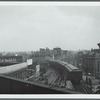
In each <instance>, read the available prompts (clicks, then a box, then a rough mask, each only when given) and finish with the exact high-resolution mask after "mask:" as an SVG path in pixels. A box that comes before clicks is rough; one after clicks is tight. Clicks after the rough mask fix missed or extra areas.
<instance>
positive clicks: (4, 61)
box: [0, 56, 23, 66]
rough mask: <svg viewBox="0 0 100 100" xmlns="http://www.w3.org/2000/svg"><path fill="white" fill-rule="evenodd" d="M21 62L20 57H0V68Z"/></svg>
mask: <svg viewBox="0 0 100 100" xmlns="http://www.w3.org/2000/svg"><path fill="white" fill-rule="evenodd" d="M21 62H23V58H22V56H0V66H8V65H12V64H16V63H21Z"/></svg>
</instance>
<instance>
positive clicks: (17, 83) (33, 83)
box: [0, 61, 86, 94]
mask: <svg viewBox="0 0 100 100" xmlns="http://www.w3.org/2000/svg"><path fill="white" fill-rule="evenodd" d="M0 79H1V81H0V90H1V92H0V93H32V94H33V93H40V94H44V93H45V94H49V93H50V94H57V93H60V94H77V93H78V94H82V93H86V92H84V91H85V90H86V89H85V90H84V89H83V88H82V86H81V80H82V71H81V70H79V69H78V68H76V67H74V66H72V65H70V64H68V63H65V62H62V61H47V63H46V64H42V66H41V70H40V74H39V76H36V64H34V63H33V64H30V65H27V63H26V62H24V63H20V64H16V65H11V66H7V67H2V68H1V69H0ZM67 80H70V81H71V82H72V84H74V85H73V86H74V87H75V88H76V87H77V84H79V86H80V87H81V89H82V90H84V91H78V89H76V90H77V91H76V90H68V89H67V88H66V85H67V84H66V81H67ZM7 82H8V83H7ZM3 83H4V84H3ZM75 84H76V85H75ZM4 85H5V87H4ZM22 85H23V86H22ZM21 86H22V87H23V88H19V87H21ZM6 88H8V90H9V91H8V90H7V89H6ZM30 88H31V89H30ZM77 88H78V87H77ZM10 89H11V90H10ZM19 91H20V92H19Z"/></svg>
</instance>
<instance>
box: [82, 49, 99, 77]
mask: <svg viewBox="0 0 100 100" xmlns="http://www.w3.org/2000/svg"><path fill="white" fill-rule="evenodd" d="M99 51H100V49H94V50H91V52H89V53H87V54H85V55H83V59H82V61H83V63H82V66H83V68H84V69H85V72H86V73H87V74H88V73H91V74H92V75H94V76H95V77H99V78H100V53H99Z"/></svg>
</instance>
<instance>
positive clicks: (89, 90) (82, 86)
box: [80, 82, 92, 94]
mask: <svg viewBox="0 0 100 100" xmlns="http://www.w3.org/2000/svg"><path fill="white" fill-rule="evenodd" d="M80 86H81V88H82V89H83V91H84V92H85V93H87V94H92V90H91V88H89V87H87V86H86V84H85V83H84V82H80Z"/></svg>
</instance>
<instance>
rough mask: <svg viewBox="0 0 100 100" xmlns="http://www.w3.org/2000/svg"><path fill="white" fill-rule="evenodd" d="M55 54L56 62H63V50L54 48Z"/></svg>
mask: <svg viewBox="0 0 100 100" xmlns="http://www.w3.org/2000/svg"><path fill="white" fill-rule="evenodd" d="M53 52H54V53H55V54H54V59H55V60H61V55H62V50H61V48H59V47H57V48H53Z"/></svg>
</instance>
